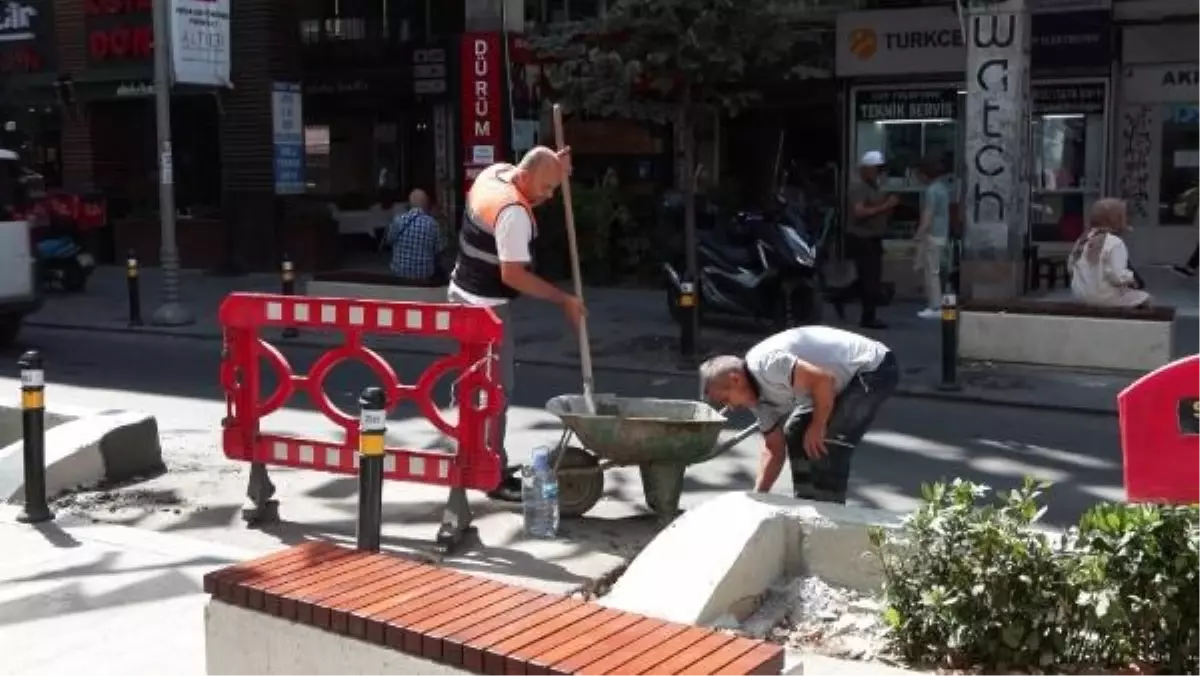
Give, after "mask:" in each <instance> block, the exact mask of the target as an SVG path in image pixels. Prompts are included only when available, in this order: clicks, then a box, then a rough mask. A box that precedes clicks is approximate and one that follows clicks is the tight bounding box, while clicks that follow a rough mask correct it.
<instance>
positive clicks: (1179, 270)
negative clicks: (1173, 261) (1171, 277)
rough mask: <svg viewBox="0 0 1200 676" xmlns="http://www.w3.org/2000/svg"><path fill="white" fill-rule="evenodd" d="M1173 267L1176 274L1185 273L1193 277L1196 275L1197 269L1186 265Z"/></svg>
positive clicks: (1184, 274)
mask: <svg viewBox="0 0 1200 676" xmlns="http://www.w3.org/2000/svg"><path fill="white" fill-rule="evenodd" d="M1171 269H1172V270H1174V271H1175V274H1178V275H1183V276H1184V277H1188V278H1191V277H1195V276H1196V269H1195V268H1189V267H1188V266H1186V265H1172V266H1171Z"/></svg>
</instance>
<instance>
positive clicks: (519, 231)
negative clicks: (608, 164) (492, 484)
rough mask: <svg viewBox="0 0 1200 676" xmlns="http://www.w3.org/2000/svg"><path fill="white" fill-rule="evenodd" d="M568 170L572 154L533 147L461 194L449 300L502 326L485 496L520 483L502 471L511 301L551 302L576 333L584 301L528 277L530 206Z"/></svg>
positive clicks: (510, 492) (515, 489) (533, 232)
mask: <svg viewBox="0 0 1200 676" xmlns="http://www.w3.org/2000/svg"><path fill="white" fill-rule="evenodd" d="M570 172H571V155H570V149H563V150H561V151H559V152H557V153H556V152H554V151H553V150H550V149H549V148H545V147H542V146H538V147H536V148H532V149H531V150H530V151H529V152H527V153H525V157H523V158H521V162H520V164H518V165H517V166H515V167H514V166H512V165H511V164H494V165H492V166H490V167H488V168H487V169H484V170H483V171H482V172H480V174H479V176H478V178H476V179H475V183H474V184H473V185H472V186H471V191H470V192H469V193H467V203H466V210H465V213H464V215H463V227H462V234H461V236H460V237H459V246H458V260H457V261H456V262H455V265H454V272H453V273H451V275H450V288H449V291H448V295H449V298H450V301H451V302H454V303H466V304H468V305H483V306H487V307H490V308H492V310H493V311H494V312H495V313H496V315H497V316H498V317H499V318H500V320H501V321H502V322H504V342H503V344H502V345H501V347H500V355H499V364H498V367H499V376H500V383H501V384H502V385H503V386H504V392H505V401H506V404H505V406H506V408H505V410H504V411H503V412H501V414H500V430H499V436H500V445H501V448H500V462H501V467H503V468H504V472H503V475H502V478H501V481H500V485H499V486H497V487H496V489H495V490H494V491H492V492H491V493H489V494H488V495H489V496H491V497H492V498H495V499H499V500H509V501H519V500H520V499H521V482H520V479H519V478H518V477H517V475H516V474H515V472H514V471H513V469H512V468H509V467H508V453H507V452H506V449H505V448H504V439H505V431H506V430H507V427H508V425H507V418H508V409H507V405H508V404H511V402H512V401H513V391H514V385H515V381H514V379H513V369H514V362H515V357H516V345H515V342H514V341H515V338H516V331H515V329H514V327H513V326H512V323H511V321H510V320H511V318H512V314H511V312H510V310H509V301H511V300H512V299H513V298H516V297H517V296H520V295H525V296H532V297H534V298H538V299H540V300H545V301H549V302H551V303H554V304H555V305H558V306H559V307H561V308H562V310H563V312H564V313H565V314H566V316H567V319H568V320H569V321H570V322H571V324H572V325H573V326H575V327H578V326H579V323H580V321H581V319H582V317H583V315H584V308H583V302H582V301H581V300H580V299H579V298H577V297H575V296H573V295H571V294H568V293H565V292H563V291H562V290H560V289H559V288H558V287H556V286H554V285H553V284H551V283H550V282H547V281H546V280H544V279H542V278H541V277H539V276H537V275H536V274H534V272H533V247H532V243H533V239H534V238H535V237H537V221H536V220H535V218H534V215H533V208H534V207H536V206H538V205H539V204H542V203H544V202H546V201H547V200H549V199H550V198H552V197H554V191H555V190H557V189H558V187H559V186H560V185H561V184H562V182H563V181H564V180H565V179H566V177H567V176H569V175H570Z"/></svg>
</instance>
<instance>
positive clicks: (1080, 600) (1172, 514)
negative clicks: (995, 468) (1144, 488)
mask: <svg viewBox="0 0 1200 676" xmlns="http://www.w3.org/2000/svg"><path fill="white" fill-rule="evenodd" d="M1045 488H1046V484H1041V483H1037V482H1034V481H1031V480H1027V481H1026V482H1025V484H1024V485H1023V486H1022V488H1020V489H1018V490H1014V491H1011V492H1009V493H1008V494H1007V495H1004V496H1001V497H999V498H995V499H992V500H986V499H985V498H986V497H987V495H988V493H989V490H988V489H987V488H986V487H984V486H980V485H976V484H972V483H969V482H965V481H962V480H956V481H954V482H953V483H951V484H950V485H946V484H940V483H939V484H935V485H932V486H924V487H923V488H922V495H923V498H924V504H923V505H922V506H921V507H920V508H918V509H917V510H916V511H915V512H914V513H913V514H912V515H911V516H910V517H909V518H908V519H907V520H906V521H905V523H904V524H903V525H902V526H901V527H900V528H898V529H896V530H894V531H884V530H875V531H873V532H872V542H873V544H874V545H875V546H876V548H877V550H878V552H879V555H880V559H881V561H882V564H883V571H884V577H885V587H884V596H885V601H886V606H887V610H886V611H885V613H884V619H885V621H886V622H887V624H888V626H889V627H890V630H891V641H892V645H893V648H894V649H895V650H896V651H897V652H898V653H899V654H900V655H901V656H903V657H904V658H905V659H907V660H909V661H910V662H912V663H917V664H937V665H943V666H955V667H966V666H979V667H983V668H984V669H986V670H987V671H988V672H989V673H1004V672H1006V671H1008V670H1013V669H1016V670H1027V669H1037V670H1078V669H1088V668H1110V667H1125V666H1128V665H1130V664H1143V665H1151V666H1153V667H1154V668H1160V669H1165V670H1168V672H1169V673H1195V671H1196V666H1197V665H1196V655H1197V651H1198V649H1200V645H1198V640H1200V639H1198V635H1197V634H1198V630H1197V627H1198V626H1200V610H1198V608H1197V605H1198V604H1197V572H1198V567H1200V561H1198V559H1197V510H1196V508H1195V507H1190V508H1189V507H1158V506H1145V505H1102V506H1100V507H1097V508H1095V509H1094V510H1092V511H1091V512H1089V513H1088V514H1087V515H1086V516H1085V517H1084V518H1083V520H1082V522H1081V524H1080V527H1079V528H1073V529H1071V530H1069V531H1068V532H1066V533H1065V534H1063V535H1061V536H1050V535H1047V534H1046V533H1043V532H1039V531H1037V530H1035V529H1034V528H1033V526H1034V525H1035V524H1036V523H1037V521H1038V519H1039V518H1040V517H1041V516H1042V514H1043V513H1044V512H1045V509H1044V508H1043V507H1041V506H1039V504H1038V499H1039V498H1040V497H1041V494H1042V492H1043V491H1044V490H1045Z"/></svg>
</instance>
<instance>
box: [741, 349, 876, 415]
mask: <svg viewBox="0 0 1200 676" xmlns="http://www.w3.org/2000/svg"><path fill="white" fill-rule="evenodd" d="M887 353H888V348H887V346H886V345H884V344H883V343H881V342H879V341H877V340H872V339H870V338H867V337H866V336H860V335H858V334H857V333H851V332H849V331H843V330H841V329H835V328H831V327H828V326H801V327H798V328H794V329H788V330H787V331H782V332H780V333H777V334H775V335H773V336H771V337H769V338H767V339H766V340H764V341H762V342H761V343H759V344H758V345H755V346H754V347H752V348H750V351H749V352H747V353H746V369H747V370H748V371H750V375H751V376H753V377H754V380H755V382H756V383H757V384H758V404H757V405H755V406H754V408H753V409H752V410H753V413H754V416H755V417H756V418H758V426H759V429H760V430H762V431H763V432H764V433H765V432H769V431H771V430H772V429H774V428H775V427H776V426H778V425H779V423H780V422H781V421H782V420H783V418H785V417H786V416H787V415H788V414H789V413H791V412H792V411H793V410H795V409H797V408H799V409H800V410H802V411H807V410H811V409H812V399H811V398H810V397H809V396H808V393H807V392H799V391H797V390H796V388H795V387H793V386H792V372H793V370H794V369H795V367H796V360H797V359H802V360H804V361H806V362H808V363H810V364H812V365H814V366H819V367H820V368H823V369H825V370H826V371H829V372H830V373H831V374H833V378H834V384H835V389H836V391H837V392H839V393H840V392H841V391H842V390H843V389H845V388H846V385H848V384H850V379H851V378H853V377H854V375H855V374H856V373H858V372H859V371H873V370H875V369H876V368H878V367H879V364H880V362H882V361H883V358H884V357H886V356H887Z"/></svg>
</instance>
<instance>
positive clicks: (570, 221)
mask: <svg viewBox="0 0 1200 676" xmlns="http://www.w3.org/2000/svg"><path fill="white" fill-rule="evenodd" d="M554 145H555V146H556V149H557V150H560V151H561V150H562V149H563V148H564V147H566V146H565V144H564V143H563V122H562V107H561V106H559V105H558V104H557V103H556V104H554ZM562 197H563V211H564V214H563V216H564V217H565V220H566V224H567V247H568V248H569V249H570V250H571V278H572V279H573V280H574V282H575V296H576V297H577V298H579V300H581V301H582V300H583V278H582V275H581V274H580V272H579V245H578V243H577V241H576V238H575V210H574V209H572V208H571V177H570V176H565V177H564V178H563V183H562ZM579 366H580V370H581V371H582V373H583V400H584V405H585V406H587V412H588V414H589V415H595V413H596V402H595V401H594V400H593V398H592V395H593V394H594V393H595V391H596V383H595V380H594V379H593V378H592V349H591V344H590V342H589V341H588V330H587V317H586V316H585V317H582V318H581V319H580V320H579Z"/></svg>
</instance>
